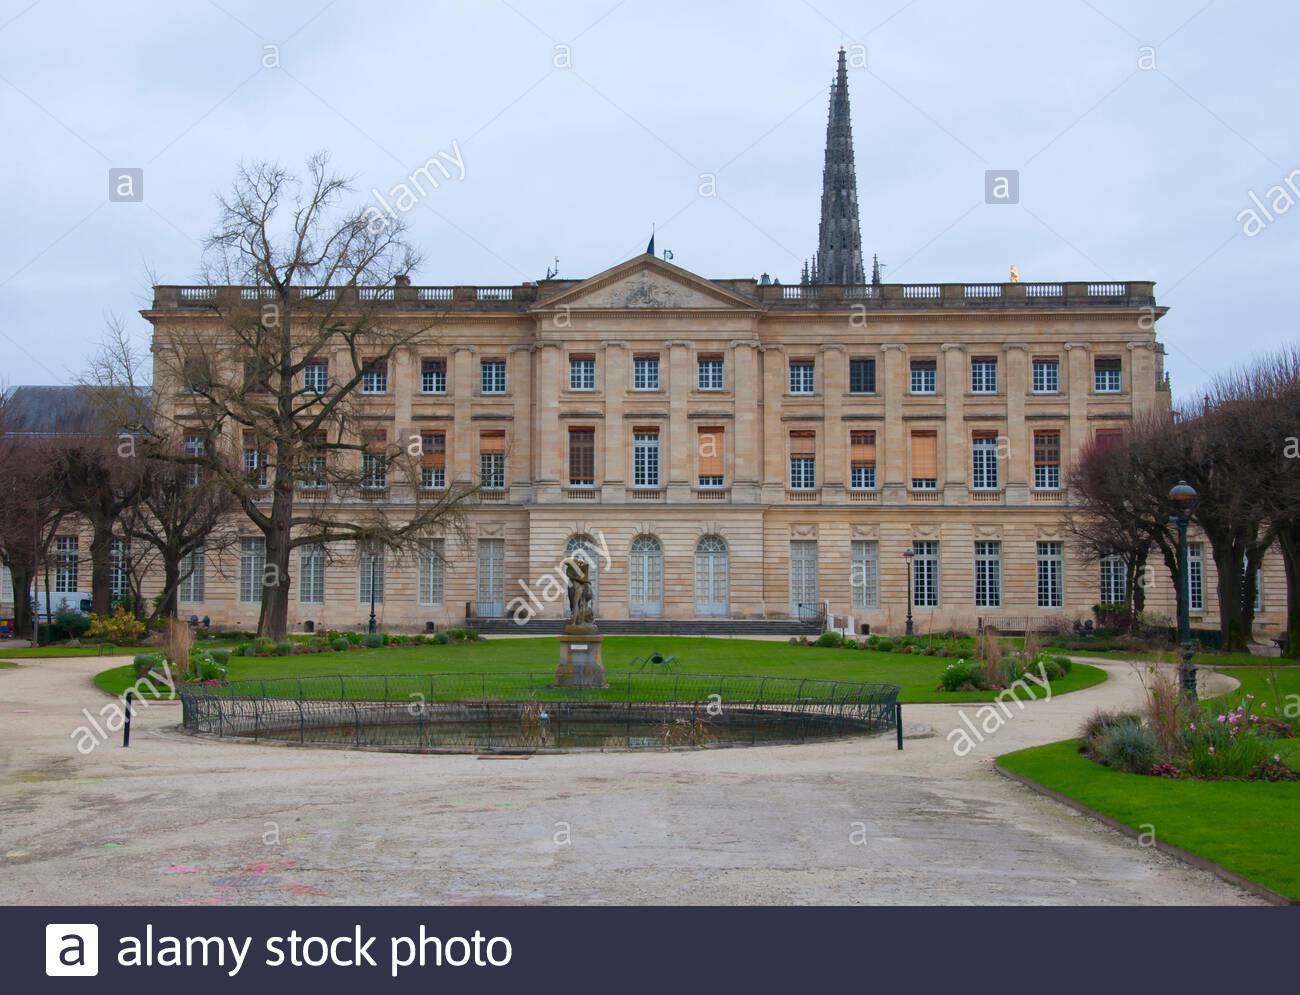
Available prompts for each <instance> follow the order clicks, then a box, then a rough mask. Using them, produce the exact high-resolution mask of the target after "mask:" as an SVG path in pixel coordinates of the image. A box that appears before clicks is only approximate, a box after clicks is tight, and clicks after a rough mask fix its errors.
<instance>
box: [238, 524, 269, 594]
mask: <svg viewBox="0 0 1300 995" xmlns="http://www.w3.org/2000/svg"><path fill="white" fill-rule="evenodd" d="M265 574H266V540H265V539H264V538H262V537H261V536H258V537H256V538H255V539H240V540H239V600H240V602H242V603H243V604H246V605H256V604H259V603H260V602H261V600H262V578H263V576H264V575H265Z"/></svg>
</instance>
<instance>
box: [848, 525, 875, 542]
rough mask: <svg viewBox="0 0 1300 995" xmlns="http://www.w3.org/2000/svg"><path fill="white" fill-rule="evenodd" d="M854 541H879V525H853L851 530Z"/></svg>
mask: <svg viewBox="0 0 1300 995" xmlns="http://www.w3.org/2000/svg"><path fill="white" fill-rule="evenodd" d="M851 531H852V533H853V538H854V539H879V538H880V526H879V525H854V526H853V527H852V529H851Z"/></svg>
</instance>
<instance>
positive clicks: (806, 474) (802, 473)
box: [790, 432, 817, 491]
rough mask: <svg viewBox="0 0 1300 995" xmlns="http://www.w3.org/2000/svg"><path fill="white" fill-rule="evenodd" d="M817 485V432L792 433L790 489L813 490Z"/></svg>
mask: <svg viewBox="0 0 1300 995" xmlns="http://www.w3.org/2000/svg"><path fill="white" fill-rule="evenodd" d="M816 487H817V433H816V432H791V433H790V489H791V490H794V491H811V490H815V489H816Z"/></svg>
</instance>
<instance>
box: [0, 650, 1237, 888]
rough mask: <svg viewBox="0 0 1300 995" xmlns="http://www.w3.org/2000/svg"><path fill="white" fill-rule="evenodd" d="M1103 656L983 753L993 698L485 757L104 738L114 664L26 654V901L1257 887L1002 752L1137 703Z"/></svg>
mask: <svg viewBox="0 0 1300 995" xmlns="http://www.w3.org/2000/svg"><path fill="white" fill-rule="evenodd" d="M1089 662H1091V663H1094V664H1098V665H1100V666H1103V667H1105V669H1106V670H1107V671H1108V673H1109V675H1110V680H1108V681H1107V682H1106V683H1105V684H1103V685H1100V686H1098V687H1095V688H1091V689H1088V690H1086V691H1080V692H1076V693H1074V694H1070V695H1066V696H1064V697H1061V698H1059V699H1056V700H1051V701H1039V702H1035V703H1033V704H1031V705H1030V706H1029V707H1027V708H1026V709H1025V710H1024V711H1023V712H1021V711H1018V710H1016V709H1015V706H1012V717H1011V718H1010V719H1008V720H1006V722H1005V724H1004V725H1003V726H1002V727H1001V728H1000V729H998V730H997V731H996V732H994V733H993V734H992V735H989V736H988V737H987V738H985V740H984V741H983V742H982V743H978V744H977V745H976V746H975V748H974V749H973V750H972V751H971V752H970V754H969V755H967V756H965V757H958V756H956V755H955V754H954V751H953V748H952V744H951V743H950V742H949V741H948V739H947V734H948V733H949V732H950V731H951V730H953V729H954V728H958V727H959V724H960V723H961V718H960V715H959V713H960V712H962V711H965V712H966V713H967V716H968V717H969V718H970V719H971V720H972V721H973V722H974V723H975V724H976V726H977V728H978V727H979V726H980V724H981V717H980V716H979V715H978V714H977V713H978V709H979V707H980V706H979V705H965V706H946V705H909V706H906V707H905V709H904V712H905V719H906V725H907V726H908V727H909V729H911V730H914V731H916V732H919V733H922V734H923V733H924V732H926V731H927V730H926V729H925V727H929V728H930V729H931V730H932V734H930V735H922V736H921V737H920V738H910V739H909V740H908V742H907V744H906V749H905V750H904V751H903V752H902V753H899V752H897V751H896V750H895V749H894V742H893V739H892V737H888V738H886V737H878V738H872V739H863V740H853V741H845V742H837V743H827V744H817V745H808V746H780V747H762V748H745V749H733V750H717V751H704V752H697V753H671V754H570V755H566V756H536V757H532V758H527V759H479V758H477V757H469V756H463V757H462V756H425V757H421V756H403V755H396V754H378V753H364V752H352V751H315V750H309V749H297V748H285V747H272V746H254V745H246V744H236V743H221V742H213V741H207V740H197V739H191V738H189V737H186V736H184V735H182V734H180V733H178V732H177V731H176V729H175V727H176V724H177V722H178V721H179V719H180V707H179V705H176V704H172V703H158V704H153V705H150V706H149V707H147V708H141V709H140V711H139V715H138V718H137V721H136V724H135V730H134V733H133V739H132V745H131V748H130V749H129V750H124V749H122V748H121V746H120V735H119V736H114V737H113V739H112V741H110V742H108V743H105V744H103V745H100V746H98V747H97V748H96V749H94V750H93V751H91V752H90V753H89V754H88V755H81V754H79V753H78V752H77V749H76V747H75V744H74V740H73V738H72V736H73V732H74V730H75V729H76V728H77V726H79V725H81V724H83V723H84V722H85V721H86V719H85V718H84V716H83V714H82V709H88V710H89V711H90V712H91V713H92V714H97V713H98V711H99V709H101V708H103V707H104V706H105V705H106V704H109V703H110V702H111V701H112V699H109V698H107V697H106V696H104V695H103V694H102V693H101V692H99V691H98V690H97V689H96V688H95V687H94V686H93V684H92V683H91V676H92V675H93V674H94V673H96V672H97V671H99V670H101V669H103V667H104V661H103V660H102V659H93V658H91V659H67V660H40V661H35V660H32V661H26V662H25V663H24V664H23V665H22V666H20V667H15V668H12V669H4V670H0V729H3V735H2V736H0V901H4V902H5V903H11V904H36V903H48V904H70V905H72V904H88V903H105V904H115V903H131V904H149V903H157V904H222V905H225V904H231V905H241V904H301V903H356V904H369V903H375V904H444V903H474V904H483V903H512V904H524V903H546V904H573V903H576V904H588V903H596V904H599V903H607V904H655V903H667V904H733V903H734V904H785V903H796V904H803V903H816V904H835V903H844V904H847V903H873V904H880V903H940V904H988V903H1015V904H1021V903H1025V904H1059V903H1085V904H1102V903H1127V904H1135V903H1142V904H1252V903H1254V902H1255V901H1256V900H1255V899H1254V898H1252V897H1251V896H1249V895H1247V894H1245V893H1243V892H1241V891H1239V890H1238V889H1235V888H1233V887H1232V886H1230V885H1228V884H1225V883H1224V882H1222V881H1219V880H1218V879H1216V878H1214V877H1213V876H1211V875H1209V874H1206V873H1203V872H1200V871H1196V870H1193V869H1191V868H1188V867H1186V866H1185V865H1183V864H1181V863H1178V862H1176V861H1174V860H1172V859H1171V858H1169V857H1166V856H1164V855H1163V854H1161V853H1159V852H1157V851H1155V850H1154V849H1151V848H1147V847H1141V846H1139V845H1138V844H1137V843H1136V842H1135V841H1132V840H1129V839H1127V838H1126V837H1124V836H1121V835H1120V834H1118V833H1116V832H1113V831H1111V830H1109V829H1106V828H1105V827H1103V826H1101V825H1099V824H1098V823H1096V822H1095V821H1093V820H1091V819H1087V818H1084V817H1082V816H1079V815H1076V814H1074V813H1073V812H1071V811H1070V810H1068V809H1066V808H1065V807H1064V806H1061V805H1058V804H1056V803H1054V802H1051V801H1048V800H1046V799H1043V798H1041V797H1039V796H1038V795H1036V794H1034V793H1033V792H1031V791H1029V790H1027V789H1026V788H1024V787H1021V786H1020V785H1018V784H1015V783H1013V782H1011V781H1008V780H1006V779H1005V778H1002V777H999V776H998V775H997V774H995V773H994V772H993V770H992V762H991V761H992V758H993V757H994V756H997V755H1000V754H1002V753H1006V752H1008V751H1010V750H1014V749H1018V748H1020V747H1024V746H1031V745H1035V744H1038V743H1045V742H1050V741H1052V740H1058V739H1063V738H1065V737H1067V736H1070V735H1073V733H1074V731H1075V729H1076V728H1077V726H1078V725H1079V722H1080V720H1081V719H1082V718H1083V717H1084V716H1085V715H1087V714H1088V713H1090V712H1091V711H1092V710H1094V709H1096V708H1099V707H1112V706H1131V705H1133V704H1135V703H1136V702H1137V700H1138V699H1139V697H1140V694H1141V684H1140V680H1139V676H1138V673H1139V672H1138V670H1136V669H1135V668H1133V667H1132V666H1130V665H1128V664H1122V663H1107V662H1104V661H1097V660H1091V661H1089ZM1202 674H1206V672H1205V671H1202ZM1207 678H1208V680H1210V681H1217V682H1219V683H1218V684H1215V685H1212V686H1211V688H1210V690H1213V691H1217V690H1221V689H1224V688H1226V687H1227V686H1229V685H1228V684H1226V683H1224V682H1226V681H1228V679H1226V678H1222V677H1220V676H1218V675H1214V674H1207ZM961 727H962V728H965V727H964V726H961ZM1156 831H1157V832H1159V827H1156Z"/></svg>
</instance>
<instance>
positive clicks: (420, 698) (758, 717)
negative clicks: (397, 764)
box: [179, 672, 899, 752]
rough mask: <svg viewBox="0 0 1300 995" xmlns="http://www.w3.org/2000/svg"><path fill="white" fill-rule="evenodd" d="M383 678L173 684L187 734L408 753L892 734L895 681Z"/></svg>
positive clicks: (635, 676) (465, 675) (737, 743)
mask: <svg viewBox="0 0 1300 995" xmlns="http://www.w3.org/2000/svg"><path fill="white" fill-rule="evenodd" d="M554 679H555V675H554V673H553V672H550V673H537V674H519V673H506V674H499V673H498V674H476V673H460V674H390V675H375V676H372V675H366V676H353V675H331V676H315V677H301V678H297V677H293V678H284V677H281V678H268V679H266V680H245V681H230V682H208V683H205V684H187V685H182V686H181V688H180V689H179V693H180V698H181V703H182V706H183V710H184V727H185V729H186V730H187V731H189V732H191V733H201V734H207V735H214V736H220V737H235V738H243V739H252V740H258V741H261V740H266V741H275V742H288V743H299V744H303V745H313V746H341V747H353V748H358V747H360V748H372V749H386V750H394V751H411V752H441V751H449V752H499V751H537V750H543V751H545V750H574V749H602V750H629V749H631V750H637V749H672V748H705V747H721V746H754V745H765V744H777V743H800V742H807V741H810V740H821V739H833V738H839V737H843V736H848V735H855V734H857V735H860V734H867V733H872V732H881V731H884V730H886V729H895V730H896V723H897V722H898V721H899V716H898V708H897V707H896V706H897V701H898V693H899V687H898V685H895V684H864V683H858V682H849V681H829V680H814V679H801V678H788V677H745V676H724V675H709V674H680V673H679V674H665V673H660V674H644V673H622V674H610V675H608V681H609V686H608V687H606V688H556V687H553V686H552V685H553V682H554Z"/></svg>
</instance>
